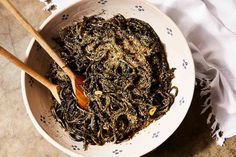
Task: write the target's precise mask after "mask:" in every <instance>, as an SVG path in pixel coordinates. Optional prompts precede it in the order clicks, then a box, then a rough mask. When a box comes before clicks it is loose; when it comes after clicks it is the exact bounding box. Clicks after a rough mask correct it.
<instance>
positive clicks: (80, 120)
mask: <svg viewBox="0 0 236 157" xmlns="http://www.w3.org/2000/svg"><path fill="white" fill-rule="evenodd" d="M57 43H58V45H59V47H58V52H59V55H60V56H61V58H62V59H63V60H64V61H65V62H66V63H67V65H68V66H69V67H70V68H71V69H72V70H73V71H74V72H75V73H77V74H78V75H81V76H84V77H85V80H84V84H83V85H82V86H83V89H84V91H85V94H86V95H87V97H88V98H89V100H90V101H89V104H88V105H89V110H88V111H86V110H83V109H82V108H80V107H79V105H78V104H77V101H76V97H75V96H74V94H73V90H72V86H71V84H70V79H69V78H68V77H67V76H66V74H65V73H64V72H63V70H62V69H60V68H59V67H58V66H57V65H56V64H53V65H52V67H51V70H50V75H49V78H50V79H51V80H52V82H53V83H55V84H58V85H60V86H61V88H62V90H61V92H60V98H61V100H62V103H61V104H58V103H57V102H56V101H54V105H53V107H52V110H51V111H52V113H53V115H54V117H55V118H56V120H57V121H58V122H59V123H60V124H61V126H62V127H63V128H64V129H65V130H66V131H67V132H68V133H69V134H70V136H71V137H72V138H73V139H74V140H75V141H83V142H84V149H87V147H88V144H91V145H104V144H105V143H106V142H114V143H120V142H122V141H124V140H127V139H130V138H132V137H133V136H134V134H135V133H137V132H138V131H140V130H141V129H143V128H145V127H147V126H148V125H149V124H150V123H151V122H153V121H154V120H157V119H159V118H160V117H161V116H162V115H164V114H165V113H166V112H167V111H168V110H169V108H170V107H171V105H172V104H173V102H174V99H175V97H176V95H177V91H178V89H177V87H175V86H173V85H172V83H171V81H172V79H173V78H174V70H175V69H174V68H170V67H169V64H168V61H167V55H166V52H165V47H164V45H163V44H162V42H161V41H160V39H159V37H158V35H157V34H156V33H155V31H154V30H153V28H152V27H151V26H150V25H149V24H148V23H146V22H144V21H141V20H138V19H135V18H127V19H126V18H125V17H124V16H122V15H121V14H118V15H116V16H114V17H113V18H110V19H108V20H105V19H104V18H102V17H99V16H96V15H95V16H90V17H84V18H83V20H82V21H78V22H74V23H73V24H71V25H68V26H66V27H65V28H63V29H62V30H61V31H60V32H59V38H58V39H57ZM173 91H175V93H173Z"/></svg>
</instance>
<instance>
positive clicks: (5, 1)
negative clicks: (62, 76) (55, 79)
mask: <svg viewBox="0 0 236 157" xmlns="http://www.w3.org/2000/svg"><path fill="white" fill-rule="evenodd" d="M0 2H1V3H2V4H3V5H4V6H5V8H6V9H8V10H9V11H10V12H11V13H12V14H13V15H14V16H15V18H16V19H17V20H18V21H19V22H20V23H21V25H22V26H23V27H24V28H25V29H26V30H27V31H28V32H29V33H30V34H32V35H33V36H34V38H35V39H36V41H38V43H39V44H40V45H41V46H42V47H43V48H44V50H46V52H47V53H48V54H49V56H51V57H52V59H53V60H54V61H55V62H56V63H57V64H58V65H59V66H60V67H61V68H62V69H63V70H64V71H65V73H66V74H67V75H68V76H69V77H70V78H72V77H75V76H74V73H73V72H72V71H71V70H70V68H68V67H67V66H66V64H65V62H64V61H63V60H62V59H61V58H60V57H59V56H58V55H57V54H56V52H55V51H54V50H53V49H52V48H51V47H50V46H49V45H48V44H47V42H46V41H45V40H44V39H43V38H42V36H41V35H40V34H39V33H38V32H37V31H36V30H35V29H34V28H33V27H32V26H31V25H30V23H29V22H28V21H27V20H26V19H25V18H24V17H23V16H22V15H21V14H20V13H19V12H18V11H17V10H16V8H15V7H14V6H13V5H12V3H11V2H10V1H9V0H0Z"/></svg>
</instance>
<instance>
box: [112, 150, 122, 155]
mask: <svg viewBox="0 0 236 157" xmlns="http://www.w3.org/2000/svg"><path fill="white" fill-rule="evenodd" d="M121 152H123V150H118V149H115V150H113V151H112V153H113V154H115V155H118V154H120V153H121Z"/></svg>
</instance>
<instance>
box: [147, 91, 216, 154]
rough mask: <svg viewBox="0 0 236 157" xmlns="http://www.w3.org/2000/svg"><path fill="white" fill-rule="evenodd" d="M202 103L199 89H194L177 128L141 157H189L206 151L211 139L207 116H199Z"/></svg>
mask: <svg viewBox="0 0 236 157" xmlns="http://www.w3.org/2000/svg"><path fill="white" fill-rule="evenodd" d="M202 101H203V100H201V99H200V90H199V87H196V90H195V93H194V97H193V100H192V104H191V106H190V109H189V111H188V113H187V115H186V117H185V119H184V121H183V122H182V123H181V125H180V126H179V128H178V129H177V130H176V131H175V132H174V134H173V135H172V136H171V137H170V138H169V139H168V140H167V141H165V142H164V143H163V144H162V145H161V146H159V147H158V148H156V149H155V150H153V151H152V152H150V153H148V154H146V155H144V156H143V157H157V156H158V157H180V156H181V157H190V156H193V155H194V154H196V153H197V152H200V151H201V150H203V149H206V148H207V146H208V145H209V144H210V143H212V142H213V139H212V138H211V135H210V134H211V133H210V127H209V126H208V125H207V124H206V119H207V114H204V115H200V112H201V109H202V107H201V104H203V102H202Z"/></svg>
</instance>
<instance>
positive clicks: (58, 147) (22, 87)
mask: <svg viewBox="0 0 236 157" xmlns="http://www.w3.org/2000/svg"><path fill="white" fill-rule="evenodd" d="M81 1H83V0H78V1H75V2H72V3H71V4H70V5H68V6H66V7H65V8H63V9H61V10H56V11H54V12H53V13H52V14H51V15H50V16H49V17H47V18H46V19H45V20H44V21H43V23H42V24H41V25H40V27H39V30H38V31H39V32H40V31H41V30H42V29H43V28H44V27H45V26H46V25H47V24H48V23H49V22H50V21H51V20H52V19H53V18H54V17H56V16H57V15H59V14H60V13H62V12H64V11H65V10H66V9H68V8H70V7H72V6H73V5H76V4H77V3H80V2H81ZM138 1H139V2H141V3H145V4H146V5H148V6H149V7H151V8H152V9H154V10H156V11H157V12H158V13H160V14H161V15H162V16H163V17H164V18H165V19H166V20H167V21H168V22H170V23H171V24H172V25H174V26H175V27H176V28H177V29H178V30H179V32H180V35H181V36H183V39H184V41H185V43H186V44H187V49H188V51H189V52H190V53H191V51H190V48H189V46H188V43H187V40H186V38H185V37H184V35H183V33H182V32H181V31H180V29H179V27H178V26H177V25H176V24H175V22H173V20H172V19H171V18H170V17H169V16H167V15H166V14H165V13H163V12H162V11H161V10H159V9H158V7H156V6H154V5H153V4H151V3H150V2H147V1H145V0H138ZM35 41H36V40H35V39H34V38H32V39H31V41H30V43H29V45H28V47H27V49H26V53H25V56H26V58H25V60H24V63H27V61H28V57H29V54H30V51H31V49H32V47H33V44H34V43H35ZM189 62H191V63H192V65H193V67H192V70H193V74H194V76H193V77H194V78H195V65H194V61H193V57H192V56H191V60H189ZM26 75H27V74H26V73H25V72H24V71H21V93H22V97H23V102H24V105H25V107H26V111H27V114H28V115H29V117H30V119H31V121H32V123H33V125H34V126H35V128H36V129H37V131H38V132H39V133H40V134H41V135H42V136H43V137H44V138H45V139H46V140H47V141H48V142H49V143H51V144H52V145H53V146H54V147H56V148H57V149H59V150H61V151H62V152H64V153H65V154H67V155H70V156H73V157H85V156H83V155H81V154H78V153H75V152H73V151H71V150H70V149H68V148H66V147H64V146H62V145H61V144H59V143H58V142H56V141H55V140H54V139H53V138H52V137H51V136H49V135H48V134H47V133H46V132H45V131H44V130H43V128H42V127H41V126H40V125H39V123H38V122H37V120H36V119H35V117H34V115H33V113H32V112H31V109H30V105H29V102H28V99H27V96H26V88H25V85H26V84H25V78H26ZM192 86H193V91H191V92H192V93H191V101H192V99H193V94H194V89H195V79H194V80H193V83H192ZM191 101H190V102H189V105H188V106H187V109H186V112H185V113H183V114H184V116H183V119H182V120H181V121H180V123H179V125H180V124H181V123H182V122H183V120H184V118H185V117H186V115H187V112H188V110H189V108H190V105H191ZM179 125H178V127H179ZM178 127H176V128H175V129H174V131H173V132H172V133H171V134H170V135H169V137H170V136H171V135H172V134H173V133H174V132H175V131H176V130H177V128H178ZM169 137H168V138H169ZM168 138H167V139H168ZM167 139H166V140H167ZM166 140H164V141H166ZM164 141H163V142H164ZM163 142H162V143H163ZM162 143H161V144H162ZM161 144H160V145H161ZM160 145H159V146H160ZM157 147H158V146H157ZM157 147H156V148H157ZM154 149H155V148H153V149H151V150H149V151H146V152H143V154H142V155H145V154H147V153H149V152H151V151H153V150H154Z"/></svg>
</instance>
